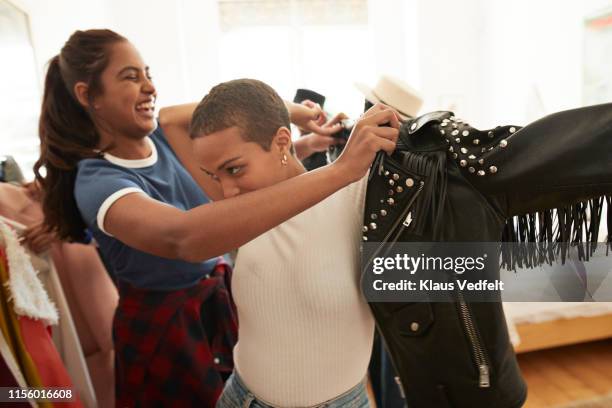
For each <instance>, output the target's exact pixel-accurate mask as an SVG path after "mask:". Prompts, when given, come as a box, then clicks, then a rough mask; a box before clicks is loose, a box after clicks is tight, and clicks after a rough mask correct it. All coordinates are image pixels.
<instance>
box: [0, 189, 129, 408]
mask: <svg viewBox="0 0 612 408" xmlns="http://www.w3.org/2000/svg"><path fill="white" fill-rule="evenodd" d="M0 215H2V216H4V217H7V218H10V219H12V220H15V221H17V222H19V223H21V224H25V225H35V224H37V223H39V222H41V221H42V220H43V214H42V209H41V207H40V203H39V202H37V201H35V200H34V199H33V198H32V197H30V195H29V194H28V192H27V190H26V189H25V188H24V187H20V186H14V185H10V184H2V183H0ZM49 253H50V256H51V259H50V260H48V259H40V262H39V264H37V267H38V268H39V270H40V272H41V279H42V281H43V284H45V286H46V289H47V291H48V292H49V295H50V296H51V298H52V299H54V300H55V302H56V304H57V306H58V308H59V309H60V314H61V315H62V319H60V321H59V325H58V326H57V327H56V328H55V330H53V340H54V342H55V344H56V347H57V349H58V352H59V353H60V355H61V357H62V360H63V361H64V364H65V366H66V369H67V370H68V373H69V374H70V376H71V378H73V380H74V382H75V386H76V388H77V389H78V391H79V394H80V395H81V397H82V399H83V403H84V404H85V405H87V406H92V405H98V406H99V407H100V408H105V407H112V406H114V394H115V385H114V383H115V382H114V351H113V342H112V320H113V316H114V313H115V309H116V307H117V301H118V297H119V296H118V294H117V289H116V288H115V286H114V284H113V283H112V281H111V279H110V278H109V276H108V274H107V273H106V269H105V267H104V265H103V264H102V262H101V260H100V257H99V256H98V253H97V251H96V249H95V248H94V247H93V246H91V245H82V244H77V243H65V242H57V243H53V244H52V245H51V249H50V251H49ZM43 258H46V256H43ZM38 259H39V257H37V256H32V260H33V261H37V260H38ZM52 265H55V267H54V269H53V271H51V266H52ZM83 271H86V272H87V273H83ZM57 278H59V279H57ZM60 282H61V285H60ZM60 298H61V299H60ZM79 343H80V344H79ZM94 389H95V391H94ZM96 400H97V403H96Z"/></svg>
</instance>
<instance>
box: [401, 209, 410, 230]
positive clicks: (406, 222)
mask: <svg viewBox="0 0 612 408" xmlns="http://www.w3.org/2000/svg"><path fill="white" fill-rule="evenodd" d="M410 223H412V211H410V212H409V213H408V215H407V216H406V219H405V220H404V222H403V223H402V224H403V225H404V227H409V226H410Z"/></svg>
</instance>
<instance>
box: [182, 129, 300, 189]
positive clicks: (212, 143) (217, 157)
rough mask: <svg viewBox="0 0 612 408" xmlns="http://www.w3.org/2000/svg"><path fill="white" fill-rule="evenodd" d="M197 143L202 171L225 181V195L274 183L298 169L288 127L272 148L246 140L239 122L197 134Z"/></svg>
mask: <svg viewBox="0 0 612 408" xmlns="http://www.w3.org/2000/svg"><path fill="white" fill-rule="evenodd" d="M193 146H194V151H195V154H196V157H197V159H198V161H199V163H200V165H201V169H202V171H204V172H205V173H207V174H208V175H210V176H211V177H213V178H214V179H215V180H217V181H218V182H220V183H221V187H222V189H223V196H224V197H225V198H229V197H234V196H237V195H239V194H244V193H247V192H249V191H255V190H259V189H261V188H264V187H268V186H271V185H274V184H276V183H279V182H281V181H283V180H286V179H288V178H290V177H292V176H293V175H295V173H296V167H295V162H296V160H295V158H294V157H293V156H292V155H291V154H290V153H289V152H290V148H291V133H290V131H289V130H288V129H287V128H284V127H283V128H280V129H279V130H278V132H277V133H276V135H275V136H274V138H273V140H272V144H271V146H270V150H269V151H266V150H265V149H264V148H263V147H262V146H260V145H259V144H258V143H255V142H248V141H246V140H245V139H244V138H243V137H242V134H241V129H240V128H239V127H237V126H233V127H230V128H227V129H223V130H220V131H217V132H214V133H211V134H208V135H205V136H201V137H198V138H195V139H194V140H193ZM283 155H285V157H286V158H287V162H288V163H287V164H283V162H282V160H283ZM298 171H299V170H298Z"/></svg>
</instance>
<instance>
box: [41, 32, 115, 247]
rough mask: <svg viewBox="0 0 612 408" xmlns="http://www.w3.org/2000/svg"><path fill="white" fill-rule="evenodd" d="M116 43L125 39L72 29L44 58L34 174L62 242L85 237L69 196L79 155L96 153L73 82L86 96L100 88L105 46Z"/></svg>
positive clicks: (51, 224)
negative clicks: (50, 55) (51, 54)
mask: <svg viewBox="0 0 612 408" xmlns="http://www.w3.org/2000/svg"><path fill="white" fill-rule="evenodd" d="M121 41H126V39H125V38H124V37H122V36H121V35H119V34H117V33H115V32H113V31H111V30H87V31H76V32H74V33H73V34H72V35H71V36H70V38H69V39H68V41H67V42H66V44H64V47H63V48H62V50H61V52H60V53H59V54H58V55H56V56H55V57H53V58H51V60H50V61H49V66H48V69H47V75H46V77H45V89H44V94H43V100H42V109H41V114H40V121H39V136H40V157H39V158H38V160H37V161H36V164H35V165H34V174H35V175H36V180H37V181H38V183H39V184H40V185H41V187H42V190H43V201H42V207H43V212H44V216H45V224H46V226H47V228H48V230H49V231H53V232H55V233H56V235H57V236H58V237H59V238H60V239H63V240H68V241H80V240H82V239H83V237H84V232H85V228H86V226H85V223H84V221H83V219H82V218H81V215H80V213H79V210H78V208H77V205H76V201H75V199H74V182H75V178H76V166H77V163H78V162H79V161H80V160H81V159H85V158H90V157H98V156H99V155H100V153H99V152H97V151H96V147H97V146H98V143H99V141H100V135H99V134H98V131H97V130H96V127H95V126H94V123H93V121H92V119H91V116H90V113H89V112H88V111H87V109H86V108H85V107H84V106H83V105H81V104H80V103H79V102H78V100H77V98H76V96H75V95H74V85H75V84H76V83H77V82H84V83H86V84H87V85H88V86H89V88H88V97H89V98H90V99H91V98H93V97H94V96H96V95H99V94H100V93H101V92H103V89H102V86H101V83H100V76H101V74H102V71H104V69H105V68H106V67H107V65H108V62H109V55H110V47H111V46H112V45H113V44H115V43H117V42H121ZM43 168H44V171H41V170H43Z"/></svg>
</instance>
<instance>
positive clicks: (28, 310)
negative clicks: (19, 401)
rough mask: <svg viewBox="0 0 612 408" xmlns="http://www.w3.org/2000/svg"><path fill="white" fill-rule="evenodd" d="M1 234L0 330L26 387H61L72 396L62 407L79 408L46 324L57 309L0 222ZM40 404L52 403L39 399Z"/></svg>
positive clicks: (54, 318) (14, 238)
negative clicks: (70, 391) (2, 243)
mask: <svg viewBox="0 0 612 408" xmlns="http://www.w3.org/2000/svg"><path fill="white" fill-rule="evenodd" d="M0 234H1V235H2V237H3V240H4V243H5V247H4V248H3V249H2V250H1V251H0V282H1V283H2V285H1V287H0V294H1V296H0V298H1V299H0V304H1V307H2V313H1V314H0V329H1V330H2V334H3V336H4V338H5V339H6V340H7V344H8V346H9V348H10V350H11V352H12V353H13V355H14V356H15V359H16V361H17V362H18V364H19V366H20V369H21V372H22V373H23V375H24V379H25V381H26V383H27V384H28V386H29V387H47V388H48V387H61V388H68V389H71V390H73V392H74V398H73V400H72V401H70V402H65V403H63V405H62V406H69V407H82V404H81V402H80V400H79V398H78V396H77V395H76V391H74V386H73V384H72V381H71V379H70V377H69V376H68V373H67V372H66V369H65V367H64V365H63V363H62V361H61V359H60V356H59V354H58V353H57V350H56V349H55V346H54V345H53V342H52V340H51V336H50V334H49V331H48V330H47V327H48V326H49V325H51V324H55V323H57V319H58V315H57V310H56V308H55V306H54V305H53V303H51V301H50V300H49V298H48V296H47V293H46V292H45V290H44V287H43V285H42V283H41V282H40V280H39V279H38V276H37V274H36V271H35V270H34V268H33V267H32V264H31V263H30V262H29V259H28V256H27V254H26V253H25V250H24V249H23V248H22V247H21V246H20V245H19V243H18V240H17V236H16V234H15V232H14V231H12V230H11V229H10V228H9V227H8V226H7V225H6V224H5V223H4V222H3V221H0ZM38 405H39V406H41V407H53V406H54V405H55V404H54V403H52V402H48V401H40V402H38Z"/></svg>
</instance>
